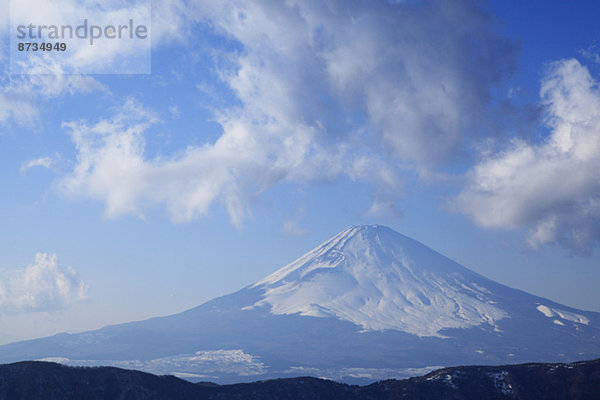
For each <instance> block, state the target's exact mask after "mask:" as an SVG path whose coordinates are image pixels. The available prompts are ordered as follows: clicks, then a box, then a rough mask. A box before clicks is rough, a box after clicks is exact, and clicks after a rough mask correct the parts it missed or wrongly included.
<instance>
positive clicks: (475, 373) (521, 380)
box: [0, 360, 600, 400]
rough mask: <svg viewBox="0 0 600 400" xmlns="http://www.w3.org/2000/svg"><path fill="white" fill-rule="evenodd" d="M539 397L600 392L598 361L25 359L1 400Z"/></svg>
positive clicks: (5, 373) (3, 383) (1, 372)
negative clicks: (301, 372)
mask: <svg viewBox="0 0 600 400" xmlns="http://www.w3.org/2000/svg"><path fill="white" fill-rule="evenodd" d="M406 398H410V399H427V400H437V399H440V400H441V399H445V400H452V399H457V400H458V399H461V400H465V399H490V400H493V399H536V400H554V399H556V400H559V399H565V400H567V399H568V400H578V399H581V400H583V399H598V398H600V360H594V361H585V362H578V363H573V364H525V365H506V366H499V367H477V366H473V367H455V368H445V369H442V370H438V371H435V372H432V373H430V374H428V375H426V376H423V377H419V378H411V379H406V380H387V381H383V382H377V383H374V384H371V385H368V386H362V387H361V386H349V385H346V384H342V383H336V382H333V381H330V380H323V379H317V378H308V377H302V378H288V379H276V380H268V381H260V382H254V383H246V384H234V385H224V386H220V385H216V384H210V383H205V382H203V383H198V384H193V383H190V382H188V381H185V380H181V379H177V378H175V377H173V376H155V375H151V374H147V373H143V372H139V371H131V370H124V369H120V368H113V367H95V368H81V367H79V368H76V367H66V366H63V365H60V364H56V363H49V362H35V361H26V362H20V363H15V364H8V365H0V399H14V400H30V399H31V400H37V399H46V400H55V399H56V400H58V399H74V400H76V399H85V400H96V399H98V400H100V399H102V400H104V399H129V400H138V399H139V400H142V399H143V400H150V399H162V400H183V399H185V400H193V399H203V400H211V399H215V400H216V399H231V400H235V399H240V400H242V399H243V400H275V399H277V400H279V399H315V400H318V399H323V400H325V399H326V400H359V399H360V400H395V399H406Z"/></svg>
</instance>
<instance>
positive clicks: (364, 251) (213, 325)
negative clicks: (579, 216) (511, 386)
mask: <svg viewBox="0 0 600 400" xmlns="http://www.w3.org/2000/svg"><path fill="white" fill-rule="evenodd" d="M597 357H600V314H599V313H594V312H587V311H581V310H576V309H573V308H570V307H567V306H564V305H561V304H558V303H555V302H552V301H551V300H548V299H544V298H541V297H537V296H533V295H531V294H528V293H525V292H523V291H520V290H516V289H512V288H509V287H507V286H504V285H501V284H499V283H497V282H494V281H491V280H489V279H487V278H485V277H483V276H481V275H479V274H477V273H475V272H472V271H470V270H468V269H467V268H465V267H463V266H461V265H459V264H457V263H455V262H454V261H452V260H450V259H448V258H446V257H444V256H443V255H441V254H439V253H437V252H435V251H433V250H432V249H430V248H428V247H426V246H424V245H422V244H421V243H419V242H417V241H415V240H413V239H410V238H408V237H406V236H403V235H401V234H399V233H397V232H395V231H393V230H391V229H390V228H387V227H384V226H377V225H369V226H353V227H350V228H348V229H346V230H345V231H343V232H341V233H339V234H338V235H336V236H334V237H333V238H331V239H329V240H327V241H326V242H324V243H323V244H321V245H320V246H318V247H316V248H315V249H313V250H311V251H310V252H308V253H306V254H305V255H303V256H302V257H300V258H298V259H297V260H295V261H293V262H292V263H290V264H288V265H286V266H285V267H283V268H281V269H279V270H278V271H276V272H274V273H273V274H271V275H269V276H267V277H266V278H264V279H262V280H260V281H258V282H256V283H255V284H253V285H250V286H248V287H245V288H243V289H241V290H239V291H237V292H235V293H232V294H230V295H227V296H223V297H219V298H216V299H214V300H211V301H209V302H206V303H204V304H202V305H200V306H198V307H195V308H193V309H190V310H187V311H185V312H182V313H179V314H175V315H171V316H167V317H160V318H152V319H149V320H146V321H138V322H131V323H127V324H120V325H113V326H108V327H105V328H102V329H99V330H96V331H90V332H83V333H79V334H59V335H55V336H52V337H48V338H42V339H37V340H31V341H27V342H18V343H13V344H9V345H5V346H0V362H13V361H20V360H25V359H45V360H52V361H59V362H62V363H65V364H70V365H114V366H118V367H125V368H136V369H141V370H145V371H148V372H153V373H160V374H165V373H168V374H175V375H178V376H181V377H185V378H188V379H201V380H207V379H210V380H215V381H218V382H222V383H223V382H232V381H240V380H256V379H263V378H270V377H282V376H297V375H313V376H319V377H328V378H332V379H336V380H344V381H354V382H356V381H359V382H360V381H361V380H362V381H363V382H364V380H366V381H369V380H371V381H372V380H378V379H384V378H390V377H395V378H398V377H404V376H410V375H415V374H419V373H423V372H425V371H427V370H430V369H433V368H434V367H436V366H451V365H464V364H502V363H517V362H531V361H535V362H565V361H576V360H581V359H592V358H597Z"/></svg>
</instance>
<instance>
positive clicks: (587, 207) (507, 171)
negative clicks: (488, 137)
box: [456, 59, 600, 251]
mask: <svg viewBox="0 0 600 400" xmlns="http://www.w3.org/2000/svg"><path fill="white" fill-rule="evenodd" d="M540 94H541V99H542V103H543V105H544V106H545V108H546V112H547V116H546V124H547V126H548V128H549V129H550V134H549V136H548V137H547V138H546V139H545V140H544V141H543V142H542V143H528V142H525V141H523V140H515V141H513V143H512V144H511V145H510V147H509V148H507V149H505V150H504V151H502V152H499V153H493V154H491V155H488V156H486V157H485V158H484V159H483V160H482V161H481V163H479V165H477V166H476V167H474V168H473V169H472V171H471V172H470V174H469V183H468V185H467V187H466V188H465V189H464V190H463V191H462V193H460V195H459V196H458V198H457V199H456V206H457V207H458V209H459V210H460V211H462V212H463V213H465V214H467V215H469V216H470V217H471V218H473V220H474V221H475V222H476V223H478V224H479V225H481V226H484V227H496V228H506V229H515V228H526V229H530V230H531V231H530V236H529V242H530V244H531V245H533V246H534V247H535V246H538V245H540V244H543V243H549V242H557V243H560V244H561V245H564V246H566V247H568V248H570V249H572V250H574V251H587V250H589V249H590V248H591V246H592V245H594V244H595V243H598V242H599V241H600V179H599V177H600V90H599V89H598V83H597V82H596V81H594V79H593V78H592V77H591V75H590V73H589V71H588V69H587V68H586V67H584V66H582V65H581V64H580V63H579V62H578V61H577V60H574V59H570V60H562V61H558V62H555V63H553V64H552V65H551V66H550V68H549V70H548V73H547V74H546V76H545V78H544V80H543V82H542V87H541V92H540Z"/></svg>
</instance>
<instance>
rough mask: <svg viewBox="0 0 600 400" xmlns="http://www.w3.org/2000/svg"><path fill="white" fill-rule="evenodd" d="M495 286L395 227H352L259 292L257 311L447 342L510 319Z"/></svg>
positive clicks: (258, 285)
mask: <svg viewBox="0 0 600 400" xmlns="http://www.w3.org/2000/svg"><path fill="white" fill-rule="evenodd" d="M489 282H490V281H488V280H487V279H485V278H483V277H482V276H480V275H478V274H475V273H474V272H471V271H469V270H468V269H466V268H464V267H462V266H460V265H459V264H457V263H455V262H453V261H451V260H449V259H448V258H446V257H444V256H442V255H441V254H439V253H436V252H435V251H433V250H431V249H429V248H427V247H425V246H423V245H422V244H420V243H418V242H416V241H414V240H412V239H410V238H408V237H406V236H403V235H401V234H399V233H397V232H395V231H393V230H391V229H390V228H387V227H384V226H378V225H369V226H352V227H350V228H348V229H346V230H345V231H343V232H341V233H339V234H338V235H336V236H334V237H333V238H331V239H329V240H328V241H326V242H325V243H323V244H322V245H320V246H318V247H317V248H315V249H314V250H312V251H310V252H308V253H307V254H305V255H304V256H302V257H300V258H298V259H297V260H296V261H293V262H292V263H290V264H288V265H286V266H285V267H283V268H281V269H280V270H278V271H276V272H275V273H273V274H271V275H269V276H267V277H266V278H264V279H263V280H261V281H259V282H257V283H256V284H255V285H253V287H255V288H260V289H263V290H264V294H263V297H262V299H261V300H259V301H258V302H256V303H255V304H253V306H252V307H260V306H270V311H271V313H273V314H300V315H305V316H313V317H336V318H339V319H342V320H346V321H350V322H352V323H354V324H357V325H359V326H362V327H363V328H364V329H365V330H383V329H395V330H400V331H404V332H408V333H412V334H415V335H419V336H440V337H442V336H443V335H442V334H441V333H440V330H442V329H445V328H467V327H472V326H477V325H480V324H483V323H487V324H490V325H492V326H493V325H494V323H495V321H497V320H499V319H502V318H504V317H506V316H507V313H506V312H505V311H504V310H502V309H501V308H499V307H498V306H497V305H495V304H494V302H493V300H492V296H491V292H490V290H489V289H488V288H486V287H485V285H486V284H487V283H489Z"/></svg>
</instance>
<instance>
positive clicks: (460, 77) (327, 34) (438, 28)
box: [198, 1, 512, 168]
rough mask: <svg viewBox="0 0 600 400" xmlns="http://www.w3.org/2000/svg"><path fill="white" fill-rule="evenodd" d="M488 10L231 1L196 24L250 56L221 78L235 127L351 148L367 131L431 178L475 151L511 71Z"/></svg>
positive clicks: (208, 9) (204, 11)
mask: <svg viewBox="0 0 600 400" xmlns="http://www.w3.org/2000/svg"><path fill="white" fill-rule="evenodd" d="M479 7H480V4H474V3H473V2H471V1H453V2H452V3H451V4H449V3H448V2H445V1H432V2H422V3H410V4H390V3H389V2H348V1H329V2H321V3H312V2H305V1H298V2H295V1H290V2H279V1H229V2H206V3H202V4H201V5H198V8H199V11H198V13H199V14H200V15H202V16H204V18H205V19H207V20H208V21H210V23H211V24H212V25H213V26H214V27H215V29H216V30H217V32H220V33H222V34H223V35H226V36H228V37H231V38H233V39H235V40H236V41H238V42H239V43H240V44H242V45H243V51H241V52H239V53H236V54H234V55H233V58H231V57H230V58H228V60H229V61H232V62H233V68H232V70H230V71H229V72H223V73H222V76H223V79H224V80H225V81H226V82H227V84H228V85H229V86H230V87H231V88H232V89H233V90H234V92H235V93H236V95H237V97H238V98H239V99H240V100H241V102H242V107H241V108H240V109H238V110H232V111H233V112H230V113H229V114H228V115H227V117H226V119H227V120H235V119H237V120H239V119H241V117H242V116H246V117H247V116H251V117H252V118H253V119H254V120H256V121H265V122H266V121H268V123H269V124H270V126H273V127H277V128H279V129H281V130H285V129H287V127H288V126H302V125H304V127H305V130H306V131H307V132H306V134H305V135H306V136H308V137H309V138H310V136H311V134H312V133H311V132H310V130H311V129H313V130H316V131H317V132H318V135H320V136H323V135H327V136H329V137H330V139H331V140H342V141H350V140H353V139H354V137H353V136H355V135H356V131H357V130H358V129H362V128H365V129H367V132H368V135H369V136H370V141H371V142H372V143H373V144H375V145H376V146H382V147H384V148H385V149H386V150H387V151H388V152H391V153H393V154H394V155H395V156H398V157H400V159H401V160H403V161H404V162H407V161H409V162H412V163H414V164H416V165H417V166H418V167H420V168H429V167H431V166H432V165H436V164H438V163H440V162H443V161H444V160H446V159H447V158H449V157H450V156H451V154H454V153H456V152H457V151H459V150H462V149H463V148H464V147H465V141H464V140H465V138H466V137H469V135H470V133H473V131H474V130H476V129H477V126H478V122H479V120H480V119H482V118H483V117H484V116H485V115H486V112H487V110H486V108H487V105H488V102H489V100H490V98H491V94H490V88H491V87H492V86H493V85H494V84H495V83H497V82H498V81H499V79H500V78H501V77H502V76H503V74H504V72H505V71H506V70H507V69H509V68H510V65H511V64H510V60H512V58H511V51H512V50H511V48H510V47H509V46H508V45H507V44H506V42H504V41H503V40H501V39H499V38H498V36H496V35H495V33H494V25H493V23H491V19H490V18H489V17H487V16H486V15H485V14H484V13H483V12H482V11H481V9H480V8H479ZM230 56H231V55H230ZM255 128H258V129H260V128H261V127H260V126H258V127H255ZM311 139H312V138H311ZM378 150H381V149H380V148H378Z"/></svg>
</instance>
